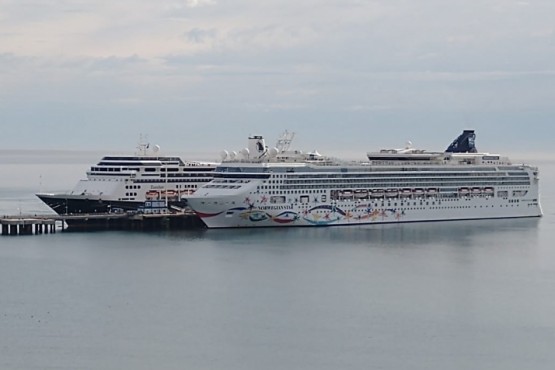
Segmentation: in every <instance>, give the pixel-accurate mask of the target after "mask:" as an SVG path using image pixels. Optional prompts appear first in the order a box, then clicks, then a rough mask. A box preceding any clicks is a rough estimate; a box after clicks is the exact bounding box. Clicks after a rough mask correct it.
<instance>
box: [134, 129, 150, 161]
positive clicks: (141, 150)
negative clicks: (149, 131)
mask: <svg viewBox="0 0 555 370" xmlns="http://www.w3.org/2000/svg"><path fill="white" fill-rule="evenodd" d="M148 148H150V144H149V142H148V135H144V136H143V134H139V143H138V144H137V153H136V154H137V155H142V156H146V154H147V150H148Z"/></svg>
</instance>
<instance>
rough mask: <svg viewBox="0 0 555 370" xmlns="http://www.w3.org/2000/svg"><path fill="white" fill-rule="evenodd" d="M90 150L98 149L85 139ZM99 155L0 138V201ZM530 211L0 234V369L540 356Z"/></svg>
mask: <svg viewBox="0 0 555 370" xmlns="http://www.w3.org/2000/svg"><path fill="white" fill-rule="evenodd" d="M97 154H98V155H97ZM101 155H102V154H100V153H89V152H86V153H81V152H39V151H9V152H8V151H1V152H0V174H1V177H0V215H3V214H12V215H13V214H19V213H21V214H38V213H48V212H50V211H49V210H48V208H47V207H46V206H44V205H43V204H42V203H41V202H40V201H39V200H38V199H37V198H36V197H35V196H34V194H35V193H36V192H39V191H63V190H69V189H71V188H72V187H73V186H74V185H75V183H76V182H77V181H78V180H79V179H80V178H83V177H84V176H85V171H86V170H87V169H88V167H89V166H90V165H91V164H93V163H96V162H97V161H98V159H99V158H100V156H101ZM528 162H530V163H533V164H535V165H538V166H539V167H540V172H541V180H540V181H541V183H540V186H541V193H542V194H541V203H542V207H543V211H544V216H543V217H542V218H534V219H507V220H486V221H454V222H436V223H413V224H396V225H385V226H352V227H329V228H279V229H278V228H274V229H272V228H268V229H237V230H206V229H202V230H182V231H154V232H152V231H151V232H131V231H97V232H57V233H55V234H49V235H31V236H0V369H10V370H11V369H13V370H16V369H37V370H39V369H40V370H45V369H71V370H74V369H103V370H107V369H114V370H116V369H117V370H122V369H133V370H140V369H226V370H227V369H231V370H233V369H237V370H239V369H276V370H278V369H280V370H281V369H299V370H301V369H303V370H304V369H319V370H322V369H334V370H336V369H407V370H409V369H410V370H415V369H426V370H430V369H437V370H440V369H441V370H445V369H461V370H462V369H474V370H475V369H484V370H496V369H498V370H508V369H515V370H517V369H518V370H522V369H535V370H538V369H553V368H554V366H555V365H554V364H555V211H554V210H555V161H553V160H547V159H545V158H539V159H536V160H533V159H532V160H528Z"/></svg>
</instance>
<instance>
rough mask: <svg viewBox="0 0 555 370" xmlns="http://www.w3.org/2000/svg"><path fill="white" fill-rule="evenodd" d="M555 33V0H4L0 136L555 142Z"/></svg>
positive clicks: (182, 142) (70, 142)
mask: <svg viewBox="0 0 555 370" xmlns="http://www.w3.org/2000/svg"><path fill="white" fill-rule="evenodd" d="M554 32H555V1H553V0H548V1H546V0H538V1H536V0H529V1H523V0H519V1H512V0H474V1H468V0H448V1H445V0H377V1H362V0H308V1H307V0H305V1H303V0H297V1H290V0H264V1H254V0H252V1H251V0H237V1H224V0H157V1H152V0H118V1H113V0H109V1H108V0H94V1H92V0H0V127H1V132H0V147H1V148H2V149H16V148H22V149H33V148H36V149H50V148H52V149H68V150H74V149H95V150H96V149H102V150H104V149H106V150H127V149H129V150H132V149H133V148H134V146H135V144H136V142H137V140H138V137H139V134H140V133H143V134H148V136H149V138H150V140H151V141H152V142H156V143H157V144H159V145H160V146H161V147H162V148H163V149H166V150H167V151H216V152H219V151H220V150H221V149H228V150H233V149H235V148H241V147H243V146H244V145H245V138H246V136H248V135H249V134H262V135H265V136H266V137H267V138H268V139H269V141H270V143H271V144H272V143H273V142H274V141H275V139H276V138H277V136H278V135H279V134H280V133H281V132H282V131H283V130H284V129H288V130H290V131H295V132H296V133H297V136H296V141H295V142H296V143H297V146H298V147H299V148H302V149H314V148H317V149H318V150H319V151H320V152H333V153H334V154H337V153H340V152H341V151H345V152H347V151H351V152H358V151H360V152H361V154H363V153H364V152H366V151H367V150H374V149H379V148H381V147H396V146H402V145H403V143H404V142H405V141H406V140H412V141H413V143H414V144H415V146H419V147H422V148H426V149H436V150H439V149H445V147H446V146H447V144H449V143H450V142H451V141H452V139H454V137H456V136H457V135H458V134H459V132H460V131H461V130H462V129H465V128H474V129H476V130H477V134H478V139H477V145H478V149H481V150H484V151H493V152H495V151H509V152H511V151H518V152H523V151H531V152H538V151H549V150H550V149H551V142H552V141H553V138H554V136H555V135H554V133H555V128H554V117H555V33H554ZM515 146H516V148H515Z"/></svg>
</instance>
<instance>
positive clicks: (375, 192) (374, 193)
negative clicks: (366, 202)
mask: <svg viewBox="0 0 555 370" xmlns="http://www.w3.org/2000/svg"><path fill="white" fill-rule="evenodd" d="M384 195H385V192H384V190H383V189H372V190H371V191H370V197H372V198H383V196H384Z"/></svg>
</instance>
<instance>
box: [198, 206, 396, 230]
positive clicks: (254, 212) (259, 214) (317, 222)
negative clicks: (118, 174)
mask: <svg viewBox="0 0 555 370" xmlns="http://www.w3.org/2000/svg"><path fill="white" fill-rule="evenodd" d="M290 208H291V209H293V206H292V205H291V206H290ZM224 212H225V214H226V216H227V217H239V218H240V219H242V220H244V221H248V222H252V223H261V222H264V221H269V222H271V223H276V224H282V225H284V224H294V223H296V222H297V221H300V220H302V221H304V222H305V223H307V224H310V225H314V226H327V225H333V224H347V223H355V224H357V223H367V222H375V221H384V220H386V219H387V220H395V221H400V220H401V218H402V217H404V216H405V212H404V211H399V210H396V209H392V208H389V209H383V210H378V209H373V208H371V206H370V205H368V204H366V205H358V206H356V207H354V208H352V209H350V210H343V209H342V208H340V207H337V206H336V205H327V204H326V205H318V206H315V207H312V208H310V209H305V210H303V211H302V212H301V213H298V212H295V211H291V210H287V211H283V212H280V213H279V214H272V213H270V212H268V211H266V210H264V209H259V208H254V206H253V205H252V204H249V207H236V208H230V209H228V210H227V211H222V212H217V213H202V212H197V214H198V215H199V217H201V218H203V219H204V218H211V217H216V216H219V215H222V214H223V213H224Z"/></svg>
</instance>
